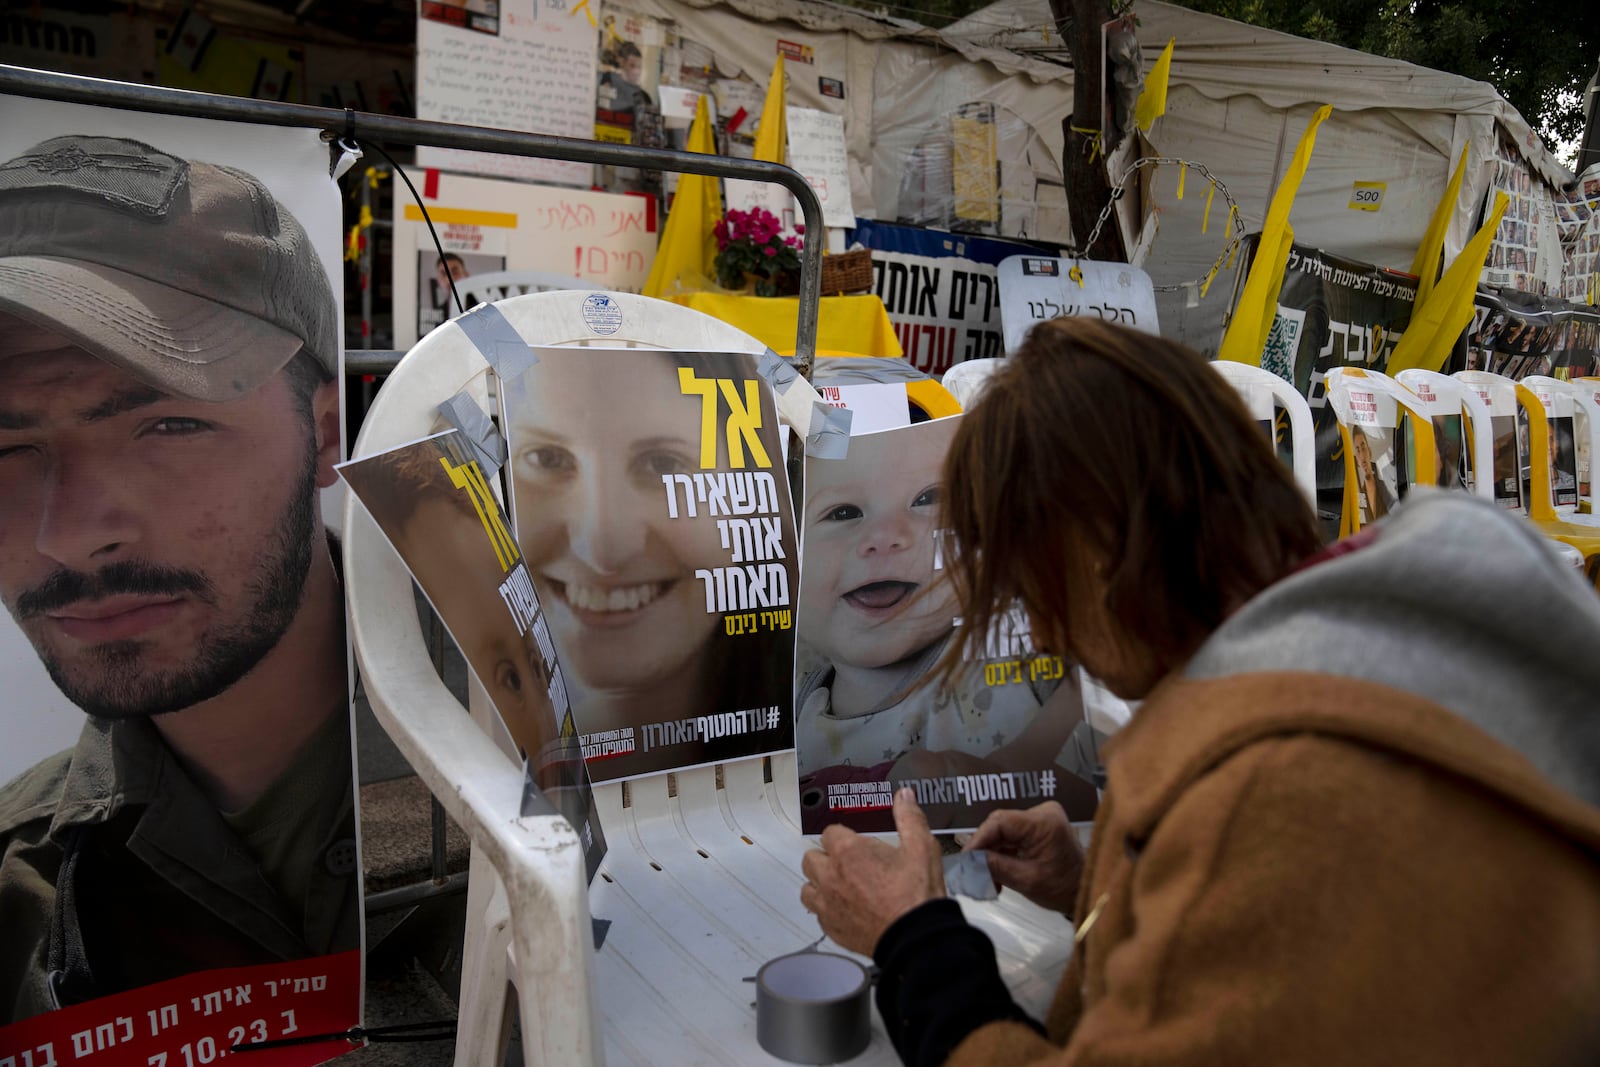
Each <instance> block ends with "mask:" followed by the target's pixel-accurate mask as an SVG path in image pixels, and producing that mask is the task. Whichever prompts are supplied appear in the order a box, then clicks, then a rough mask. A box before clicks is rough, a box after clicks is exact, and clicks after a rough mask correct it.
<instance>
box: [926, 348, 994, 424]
mask: <svg viewBox="0 0 1600 1067" xmlns="http://www.w3.org/2000/svg"><path fill="white" fill-rule="evenodd" d="M1002 362H1004V357H1002V356H985V357H983V358H981V359H966V360H962V361H961V362H960V363H957V364H956V365H955V366H953V367H951V368H950V369H949V370H947V371H945V372H944V376H943V377H942V378H941V379H940V381H941V382H943V383H944V387H945V388H946V389H947V390H949V391H950V395H951V396H953V397H955V398H956V403H958V404H960V405H961V410H963V411H965V410H966V409H968V408H970V407H971V406H972V405H973V404H974V403H976V402H977V400H978V397H980V396H982V395H983V390H984V387H985V386H987V385H988V383H989V376H990V375H992V374H993V373H994V372H995V371H996V370H998V369H999V368H1000V364H1001V363H1002Z"/></svg>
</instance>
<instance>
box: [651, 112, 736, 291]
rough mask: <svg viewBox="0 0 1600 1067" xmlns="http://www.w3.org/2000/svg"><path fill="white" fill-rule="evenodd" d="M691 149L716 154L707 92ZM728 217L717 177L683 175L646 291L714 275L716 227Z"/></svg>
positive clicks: (691, 130)
mask: <svg viewBox="0 0 1600 1067" xmlns="http://www.w3.org/2000/svg"><path fill="white" fill-rule="evenodd" d="M685 147H687V149H688V150H689V151H691V152H704V153H707V154H708V155H715V154H716V151H717V146H716V142H715V141H714V140H713V139H712V137H711V112H710V111H709V110H708V109H707V108H706V98H705V97H704V96H703V95H702V96H701V97H700V102H699V104H697V105H696V106H695V111H694V123H693V125H691V126H690V127H689V141H688V144H687V145H686V146H685ZM720 218H722V190H721V188H720V187H719V183H718V181H717V179H716V178H713V177H710V176H708V175H705V174H683V175H680V176H679V177H678V193H677V195H676V196H674V197H673V199H672V208H671V210H669V211H668V212H667V221H666V223H665V225H663V226H662V227H661V243H660V244H659V245H657V246H656V258H655V262H653V263H651V264H650V277H649V278H648V279H646V281H645V283H644V295H645V296H655V297H662V296H665V295H666V294H667V292H668V290H669V289H670V287H671V286H672V284H673V283H674V282H676V281H677V280H678V279H679V278H680V277H685V278H689V279H701V278H709V277H710V276H711V275H712V273H713V271H712V262H713V261H714V260H715V259H716V257H717V240H716V238H715V237H713V236H712V233H711V229H712V227H714V226H715V225H716V224H717V220H718V219H720Z"/></svg>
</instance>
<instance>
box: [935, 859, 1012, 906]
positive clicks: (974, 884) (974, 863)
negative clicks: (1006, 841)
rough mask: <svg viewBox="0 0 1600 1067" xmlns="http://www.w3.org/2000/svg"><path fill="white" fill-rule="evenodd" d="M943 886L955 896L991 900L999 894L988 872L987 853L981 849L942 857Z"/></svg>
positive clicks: (992, 877)
mask: <svg viewBox="0 0 1600 1067" xmlns="http://www.w3.org/2000/svg"><path fill="white" fill-rule="evenodd" d="M944 888H945V890H946V891H947V892H949V893H951V894H952V895H955V896H963V897H971V898H972V899H973V900H993V899H995V898H996V897H998V896H999V895H1000V890H998V889H996V888H995V885H994V876H993V875H991V874H990V873H989V853H988V852H986V851H984V850H983V849H981V848H980V849H975V850H974V851H972V852H957V853H955V854H954V855H951V856H946V857H945V858H944Z"/></svg>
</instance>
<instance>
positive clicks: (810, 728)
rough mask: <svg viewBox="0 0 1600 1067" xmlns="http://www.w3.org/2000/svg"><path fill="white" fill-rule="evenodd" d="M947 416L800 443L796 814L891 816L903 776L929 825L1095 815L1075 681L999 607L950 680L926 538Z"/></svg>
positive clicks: (873, 827) (932, 540) (937, 580)
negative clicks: (1002, 618)
mask: <svg viewBox="0 0 1600 1067" xmlns="http://www.w3.org/2000/svg"><path fill="white" fill-rule="evenodd" d="M959 424H960V419H959V417H952V418H945V419H938V420H935V421H933V422H925V423H920V424H916V425H912V426H906V427H902V428H899V429H893V430H884V431H881V432H878V433H868V434H862V435H860V436H852V437H851V438H850V450H849V453H848V455H847V456H846V457H845V458H843V459H820V458H816V457H807V459H806V482H805V507H804V510H803V513H802V541H801V574H802V579H801V586H800V611H799V616H798V621H797V626H798V631H799V642H800V645H799V652H798V659H799V661H800V670H799V673H798V675H797V683H798V684H797V691H796V695H795V706H796V721H795V746H796V749H797V756H798V760H799V766H800V810H801V827H802V829H803V830H804V831H805V832H806V833H808V834H814V833H820V832H821V831H822V829H823V828H824V827H825V826H827V825H828V824H829V823H834V822H838V823H844V824H846V825H849V826H851V827H854V828H855V829H858V830H870V831H888V830H893V829H894V818H893V815H892V812H891V810H890V808H891V804H892V798H893V794H894V790H895V789H896V788H898V787H900V786H910V787H911V788H913V789H914V790H916V792H917V799H918V802H919V803H921V804H922V806H923V807H924V809H926V810H927V813H928V818H929V823H930V825H932V826H933V827H934V828H935V829H936V830H939V829H942V830H950V831H954V830H962V829H971V828H973V827H975V826H976V825H977V824H978V823H979V822H981V821H983V816H984V815H985V814H987V813H988V811H990V810H991V809H993V808H995V807H1021V808H1025V807H1032V806H1033V805H1035V804H1038V803H1040V802H1041V801H1044V800H1048V799H1056V800H1059V801H1061V803H1062V805H1063V806H1064V807H1065V808H1066V809H1067V813H1068V815H1069V816H1071V817H1072V818H1073V819H1075V820H1084V819H1088V818H1091V817H1092V815H1093V812H1094V806H1095V797H1096V794H1095V790H1094V787H1093V786H1092V785H1090V784H1089V781H1088V779H1089V778H1090V776H1091V775H1092V774H1093V772H1094V769H1095V766H1096V763H1097V759H1096V756H1095V750H1096V737H1095V735H1094V734H1093V733H1092V731H1091V730H1090V728H1089V726H1088V723H1087V720H1086V717H1085V715H1084V710H1083V701H1082V698H1081V696H1080V693H1079V688H1078V683H1077V679H1076V678H1075V676H1074V673H1075V672H1073V671H1071V670H1070V669H1069V666H1068V665H1067V664H1065V663H1063V661H1062V660H1061V658H1060V657H1058V656H1052V655H1049V654H1041V653H1039V652H1036V651H1035V650H1034V649H1033V647H1032V644H1031V642H1030V640H1029V636H1028V625H1027V620H1026V619H1024V618H1021V617H1017V616H1016V615H1015V614H1013V615H1012V616H1010V617H1008V618H1007V624H1006V626H1005V628H1004V632H1001V633H996V634H993V635H991V636H990V639H989V641H988V646H987V647H985V648H982V649H971V650H968V654H967V655H966V657H965V665H964V666H962V667H961V668H960V669H958V670H957V671H956V672H955V673H954V674H953V675H951V676H950V677H949V678H947V679H945V678H941V677H940V673H939V672H940V668H939V664H940V662H941V660H942V659H943V658H944V656H945V655H946V654H947V652H948V651H949V650H950V642H951V640H952V639H953V635H954V632H955V626H956V613H957V606H956V597H955V592H954V590H953V589H952V588H951V585H950V582H949V581H948V579H947V578H946V577H945V575H944V568H943V559H942V553H941V543H940V541H939V539H938V537H937V530H938V522H939V508H940V502H941V498H942V495H943V486H942V479H943V468H944V457H945V453H946V452H947V451H948V450H949V447H950V441H951V439H952V437H953V436H954V434H955V431H956V428H957V426H958V425H959Z"/></svg>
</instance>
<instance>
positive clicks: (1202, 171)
mask: <svg viewBox="0 0 1600 1067" xmlns="http://www.w3.org/2000/svg"><path fill="white" fill-rule="evenodd" d="M1163 163H1169V164H1176V165H1178V166H1180V167H1189V168H1191V169H1193V170H1194V171H1195V172H1196V173H1197V174H1199V175H1200V177H1202V178H1204V179H1205V180H1206V181H1208V182H1210V183H1211V184H1212V186H1213V187H1214V188H1215V189H1216V190H1217V191H1218V192H1220V193H1221V194H1222V199H1223V200H1224V201H1225V202H1226V203H1227V205H1228V207H1229V208H1230V209H1232V210H1230V211H1229V212H1228V217H1229V218H1230V219H1232V220H1233V228H1234V233H1233V234H1232V235H1230V237H1229V239H1228V241H1227V242H1226V243H1225V244H1223V246H1222V251H1221V252H1220V253H1218V254H1217V258H1216V259H1215V260H1214V261H1213V262H1212V264H1211V269H1210V270H1208V271H1206V272H1205V273H1204V274H1202V275H1201V276H1200V277H1198V278H1195V279H1194V280H1192V281H1187V282H1179V283H1178V284H1176V285H1158V286H1156V287H1155V290H1156V292H1158V293H1175V292H1178V291H1179V290H1181V289H1185V288H1187V287H1189V286H1191V285H1204V284H1205V283H1206V280H1207V279H1209V278H1213V277H1215V276H1216V274H1217V272H1218V271H1220V270H1221V269H1222V265H1223V264H1224V263H1226V262H1227V261H1228V260H1229V259H1230V258H1232V256H1233V254H1234V251H1235V250H1236V249H1237V247H1238V245H1239V243H1240V242H1241V241H1242V240H1244V236H1245V229H1244V217H1243V213H1242V212H1240V210H1239V203H1238V201H1236V200H1235V199H1234V198H1233V194H1232V193H1230V192H1228V186H1227V185H1226V184H1225V183H1224V182H1223V181H1222V179H1221V178H1218V177H1217V176H1216V175H1214V174H1212V173H1211V171H1210V170H1209V169H1208V168H1207V167H1206V165H1205V164H1204V163H1195V162H1192V161H1190V160H1187V159H1178V158H1176V157H1174V156H1144V157H1142V158H1140V159H1136V160H1134V161H1133V162H1132V163H1130V164H1128V169H1127V170H1125V171H1123V172H1122V177H1120V178H1118V179H1117V182H1116V184H1115V185H1113V186H1112V187H1111V195H1110V196H1109V197H1108V198H1107V199H1106V206H1105V207H1104V208H1103V209H1102V210H1101V212H1100V217H1099V218H1098V219H1096V220H1095V224H1094V229H1093V230H1090V231H1089V240H1088V241H1086V242H1084V244H1083V246H1082V249H1083V250H1080V249H1079V248H1078V247H1076V246H1074V247H1072V248H1070V249H1068V258H1069V259H1084V258H1087V252H1086V251H1085V250H1087V249H1090V248H1093V247H1094V243H1095V242H1096V241H1098V240H1099V239H1100V230H1101V229H1102V228H1103V227H1104V226H1105V224H1106V220H1107V219H1109V218H1110V217H1111V212H1112V211H1114V210H1116V206H1117V201H1118V200H1120V199H1122V193H1123V187H1124V186H1126V185H1127V184H1128V179H1129V178H1131V177H1133V176H1134V174H1136V173H1137V172H1138V171H1139V170H1140V169H1141V168H1143V167H1154V166H1159V165H1161V164H1163Z"/></svg>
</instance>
